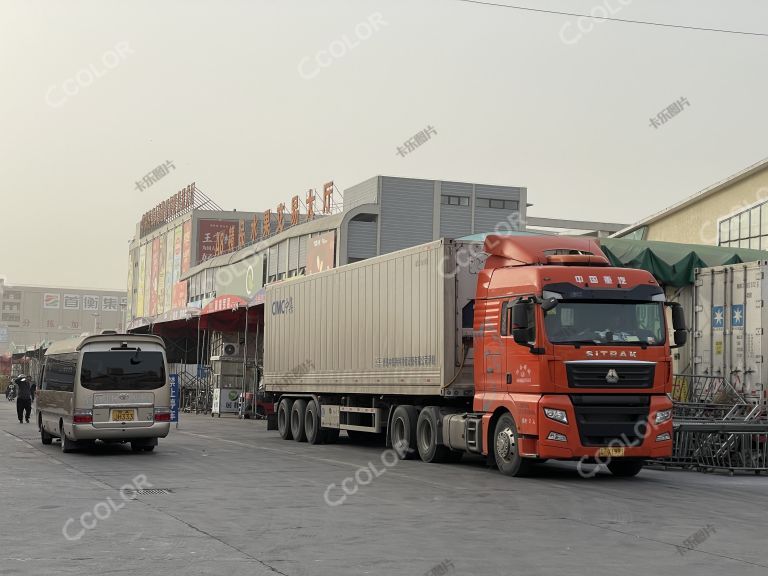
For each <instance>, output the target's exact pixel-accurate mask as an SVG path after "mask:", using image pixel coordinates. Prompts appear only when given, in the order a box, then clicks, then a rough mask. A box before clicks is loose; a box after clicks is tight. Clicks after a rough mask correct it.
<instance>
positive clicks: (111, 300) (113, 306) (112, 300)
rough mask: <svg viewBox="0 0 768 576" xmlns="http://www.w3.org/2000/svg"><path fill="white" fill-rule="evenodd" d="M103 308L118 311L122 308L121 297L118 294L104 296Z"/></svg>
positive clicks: (106, 310) (102, 300)
mask: <svg viewBox="0 0 768 576" xmlns="http://www.w3.org/2000/svg"><path fill="white" fill-rule="evenodd" d="M101 309H102V310H103V311H105V312H117V311H118V310H119V309H120V299H119V298H118V297H117V296H103V297H102V299H101Z"/></svg>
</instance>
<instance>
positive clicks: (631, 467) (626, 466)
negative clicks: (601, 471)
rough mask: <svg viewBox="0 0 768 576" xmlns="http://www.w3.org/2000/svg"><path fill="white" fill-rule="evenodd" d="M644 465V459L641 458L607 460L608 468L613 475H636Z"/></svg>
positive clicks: (628, 476)
mask: <svg viewBox="0 0 768 576" xmlns="http://www.w3.org/2000/svg"><path fill="white" fill-rule="evenodd" d="M644 465H645V461H643V460H611V461H610V462H608V470H610V471H611V474H613V475H614V476H619V477H621V478H630V477H632V476H637V475H638V474H639V473H640V470H642V469H643V466H644Z"/></svg>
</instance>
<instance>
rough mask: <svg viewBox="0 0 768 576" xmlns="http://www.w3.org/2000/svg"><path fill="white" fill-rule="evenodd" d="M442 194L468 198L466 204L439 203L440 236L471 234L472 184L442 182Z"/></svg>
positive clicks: (453, 236)
mask: <svg viewBox="0 0 768 576" xmlns="http://www.w3.org/2000/svg"><path fill="white" fill-rule="evenodd" d="M441 187H442V190H441V194H442V195H443V196H464V197H466V198H469V205H468V206H450V205H446V204H442V203H441V204H440V236H442V237H444V238H460V237H461V236H468V235H469V234H472V184H465V183H462V182H442V183H441Z"/></svg>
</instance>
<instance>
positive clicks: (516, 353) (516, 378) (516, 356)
mask: <svg viewBox="0 0 768 576" xmlns="http://www.w3.org/2000/svg"><path fill="white" fill-rule="evenodd" d="M517 301H518V298H514V299H511V300H508V301H506V302H504V303H503V304H502V307H501V310H502V320H501V340H502V346H503V354H504V366H505V372H504V385H505V386H504V389H505V390H506V391H507V392H528V391H531V390H535V389H536V384H538V378H537V374H536V373H537V372H538V368H539V366H538V360H537V358H538V357H537V356H535V355H534V354H532V353H531V350H530V348H528V347H527V346H522V345H520V344H518V343H516V342H515V340H514V338H513V336H512V328H513V323H512V305H513V304H514V303H515V302H517ZM528 307H529V311H528V319H529V322H528V326H526V327H525V328H526V329H527V331H528V334H529V341H530V343H531V345H535V344H536V339H537V330H536V313H537V309H536V305H535V304H534V303H533V301H532V300H531V302H530V303H529V304H528Z"/></svg>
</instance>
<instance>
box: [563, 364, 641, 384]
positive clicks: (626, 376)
mask: <svg viewBox="0 0 768 576" xmlns="http://www.w3.org/2000/svg"><path fill="white" fill-rule="evenodd" d="M565 370H566V373H567V375H568V386H569V387H570V388H652V387H653V376H654V374H655V372H656V364H655V363H654V362H589V361H587V362H584V361H575V362H566V363H565Z"/></svg>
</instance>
